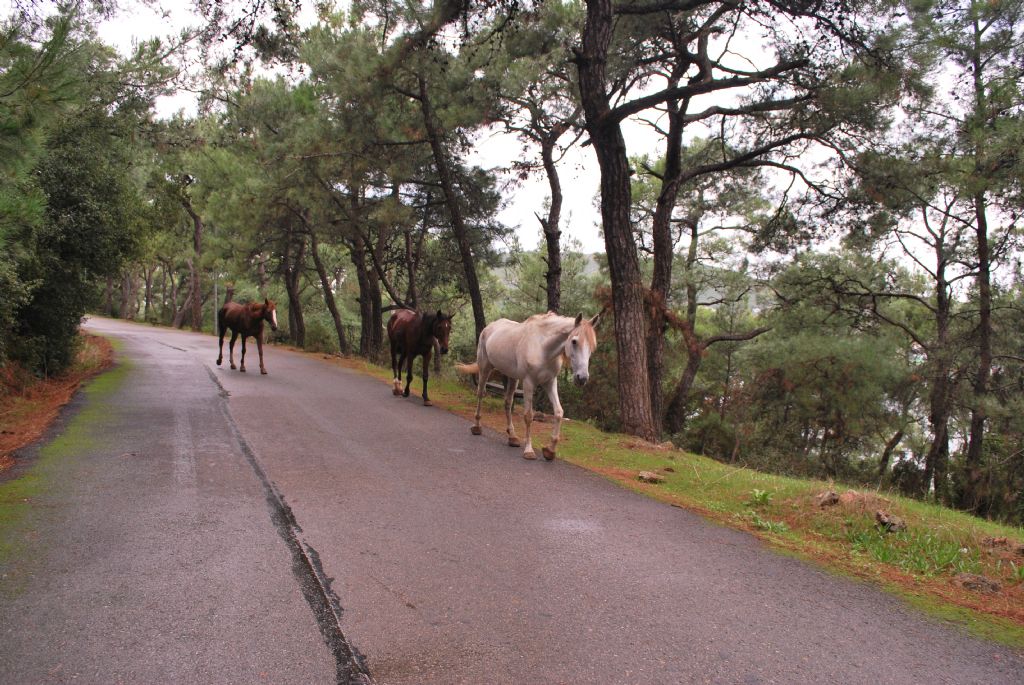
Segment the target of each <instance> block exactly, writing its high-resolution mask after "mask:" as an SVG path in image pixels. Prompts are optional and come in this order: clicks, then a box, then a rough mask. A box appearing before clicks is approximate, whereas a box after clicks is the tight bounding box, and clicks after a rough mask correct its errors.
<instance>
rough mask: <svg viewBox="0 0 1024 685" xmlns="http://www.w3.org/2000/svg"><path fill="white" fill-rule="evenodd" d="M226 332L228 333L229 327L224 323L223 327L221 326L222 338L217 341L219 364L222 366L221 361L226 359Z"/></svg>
mask: <svg viewBox="0 0 1024 685" xmlns="http://www.w3.org/2000/svg"><path fill="white" fill-rule="evenodd" d="M225 333H227V329H226V328H225V327H224V325H223V323H222V324H221V327H220V340H218V341H217V366H220V363H221V362H222V361H224V334H225Z"/></svg>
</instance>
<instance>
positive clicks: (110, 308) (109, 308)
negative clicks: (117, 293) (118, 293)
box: [103, 276, 114, 316]
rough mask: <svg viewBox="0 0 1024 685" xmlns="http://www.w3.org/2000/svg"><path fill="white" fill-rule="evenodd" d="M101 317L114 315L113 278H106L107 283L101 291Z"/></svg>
mask: <svg viewBox="0 0 1024 685" xmlns="http://www.w3.org/2000/svg"><path fill="white" fill-rule="evenodd" d="M103 315H104V316H113V315H114V277H113V276H107V282H106V284H105V287H104V290H103Z"/></svg>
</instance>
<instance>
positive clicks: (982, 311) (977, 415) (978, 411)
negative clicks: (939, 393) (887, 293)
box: [960, 193, 992, 514]
mask: <svg viewBox="0 0 1024 685" xmlns="http://www.w3.org/2000/svg"><path fill="white" fill-rule="evenodd" d="M974 211H975V218H976V221H977V225H976V230H977V248H978V371H977V374H976V376H975V379H974V388H973V390H974V397H973V399H972V405H971V428H970V438H969V440H968V443H967V454H966V456H965V460H964V461H965V464H964V465H965V467H966V469H967V474H966V476H967V477H966V481H965V482H964V484H963V489H962V491H961V495H960V507H961V508H963V509H967V510H968V511H972V512H974V513H976V514H984V513H985V509H986V508H987V507H986V505H985V502H984V493H983V492H982V454H983V441H984V439H985V421H986V419H987V418H988V415H987V411H986V408H985V403H986V400H987V395H988V383H989V379H990V378H991V376H992V283H991V268H992V267H991V263H990V262H991V257H990V254H989V245H988V217H987V215H986V201H985V196H984V194H983V193H978V194H977V195H976V196H975V198H974Z"/></svg>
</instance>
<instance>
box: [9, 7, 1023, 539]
mask: <svg viewBox="0 0 1024 685" xmlns="http://www.w3.org/2000/svg"><path fill="white" fill-rule="evenodd" d="M272 5H273V7H271V4H268V3H263V2H254V3H246V2H237V3H215V4H214V5H213V6H210V5H209V3H199V4H198V5H197V11H205V12H207V14H206V15H204V22H202V26H200V27H199V28H197V29H194V30H191V29H186V30H185V31H184V32H183V33H182V34H181V35H180V36H177V37H169V38H167V39H164V40H154V41H151V42H149V43H144V44H142V45H140V46H139V47H138V48H137V49H136V50H135V52H134V53H133V54H132V55H131V56H128V57H124V56H118V55H117V54H116V53H115V52H114V51H113V49H112V48H110V47H108V46H104V45H103V44H102V43H101V42H100V41H98V40H97V39H96V37H95V34H94V32H93V30H92V27H93V26H94V25H95V24H96V22H98V21H100V20H101V19H102V18H103V17H102V16H100V15H96V14H89V12H99V11H108V10H109V8H106V9H104V8H105V7H106V4H105V3H94V4H88V5H86V6H85V7H86V9H83V7H81V6H76V5H70V6H67V7H65V8H64V10H62V13H60V14H57V15H55V16H52V17H48V18H45V17H44V18H40V17H38V16H35V15H31V14H25V13H22V14H14V15H12V16H11V17H9V18H8V19H7V21H6V22H5V23H4V26H3V45H2V52H0V147H2V148H3V151H4V153H3V155H2V157H0V172H2V173H3V177H4V183H3V186H2V188H0V241H2V244H3V250H0V292H2V293H3V297H2V298H0V326H3V328H4V330H5V331H8V332H9V335H6V336H5V337H3V338H2V339H0V358H2V359H3V360H5V361H6V360H13V361H18V362H20V363H23V364H25V365H27V366H29V367H31V368H33V369H35V370H36V371H37V372H39V373H51V372H54V371H57V370H59V369H60V368H61V367H62V366H63V365H64V364H66V362H67V360H68V355H69V354H70V351H71V350H72V347H73V344H74V333H75V330H76V328H77V324H78V321H79V319H80V317H81V316H82V314H83V313H84V312H85V311H86V309H87V308H90V307H91V308H94V309H95V310H96V311H99V312H101V313H103V314H107V315H113V316H119V317H124V318H135V319H140V320H146V321H150V322H154V323H161V324H165V325H174V326H178V327H181V326H185V325H191V326H192V327H193V328H194V329H196V330H200V329H205V330H211V329H212V327H213V326H214V321H213V312H214V310H215V308H216V306H217V305H218V304H219V303H220V302H222V301H223V300H224V299H225V297H233V298H235V299H238V300H246V299H252V298H257V297H259V298H263V297H270V298H272V299H275V300H276V301H277V302H278V308H279V311H280V319H281V324H282V325H281V330H280V331H279V332H278V333H277V336H278V337H279V338H280V339H285V340H288V341H289V342H291V343H293V344H296V345H299V346H304V347H306V348H308V349H316V350H323V351H339V352H343V353H346V354H360V355H364V356H367V357H370V358H379V357H380V356H381V354H382V351H383V348H384V345H385V342H384V336H383V329H384V324H385V322H386V320H387V317H388V314H389V311H390V310H391V309H394V308H396V307H416V308H420V309H431V310H433V309H437V308H441V309H444V310H445V311H446V312H454V313H455V314H456V317H455V324H456V328H455V331H454V334H453V337H452V341H451V348H452V351H453V355H454V356H456V357H459V358H462V359H468V358H470V357H472V355H473V353H474V349H475V340H476V336H477V335H478V334H479V331H480V329H481V328H482V327H483V325H485V324H486V322H487V321H492V320H494V319H495V318H498V317H503V316H504V317H509V318H513V319H522V318H524V317H526V316H529V315H530V314H532V313H537V312H542V311H545V310H547V309H549V308H558V309H560V310H561V311H563V312H564V313H573V314H574V313H576V312H579V311H584V312H586V313H588V314H593V313H595V312H596V311H597V310H599V309H601V308H607V309H608V311H609V317H608V321H609V323H608V324H606V325H605V327H604V328H603V330H602V331H601V346H600V349H599V350H598V353H597V354H596V355H595V356H594V358H593V361H592V374H591V378H592V382H591V383H590V384H589V385H588V386H587V387H586V388H585V389H582V390H581V389H579V388H576V387H575V386H571V385H565V386H563V393H564V395H565V397H564V398H563V399H564V404H565V407H566V409H567V413H568V414H569V415H570V416H573V417H574V418H578V419H587V420H591V421H594V422H595V423H597V424H599V425H601V426H602V427H605V428H608V429H614V430H625V431H628V432H632V433H634V434H637V435H640V436H642V437H645V438H648V439H671V440H672V441H674V442H676V443H677V444H679V445H682V446H685V447H686V448H688V449H690V450H693V451H696V452H701V453H704V454H708V455H711V456H713V457H715V458H717V459H721V460H723V461H728V462H731V463H736V464H744V465H748V466H754V467H757V468H761V469H765V470H771V471H776V472H782V473H792V474H799V475H808V476H817V477H825V478H833V479H837V480H842V481H846V482H856V483H862V484H875V485H878V486H880V487H893V488H897V489H899V490H901V491H903V492H905V493H909V494H912V495H915V496H918V497H931V498H935V499H937V500H938V501H940V502H942V503H945V504H948V505H951V506H958V507H961V508H964V509H968V510H971V511H974V512H976V513H979V514H983V515H988V516H991V517H998V518H1002V519H1005V520H1011V521H1015V522H1018V523H1021V522H1024V419H1022V417H1024V411H1022V409H1024V406H1022V403H1024V353H1022V352H1021V350H1022V348H1024V337H1022V333H1021V331H1022V330H1024V310H1022V305H1021V301H1022V300H1021V295H1022V294H1024V277H1022V274H1021V268H1020V264H1021V261H1020V260H1021V255H1020V215H1021V213H1022V211H1024V188H1022V187H1021V178H1022V171H1024V167H1022V160H1021V157H1020V154H1019V150H1020V149H1021V147H1022V143H1024V140H1022V139H1024V125H1022V120H1021V115H1022V104H1024V102H1022V94H1021V92H1020V83H1021V82H1022V79H1021V76H1022V74H1021V73H1020V71H1021V64H1022V63H1024V61H1022V59H1021V54H1020V50H1021V47H1020V46H1021V45H1024V40H1022V38H1024V36H1022V34H1024V16H1022V12H1024V3H1022V2H1021V1H1020V0H993V1H991V2H989V1H986V2H980V0H943V1H937V2H927V1H926V2H913V3H900V2H871V3H869V2H855V1H853V0H843V1H838V2H829V3H774V2H755V1H753V0H749V1H748V0H740V1H739V2H736V1H733V0H729V1H728V2H721V1H716V0H706V1H705V0H698V1H697V2H686V3H672V2H669V3H645V2H641V1H640V0H634V1H630V0H627V1H626V2H623V3H617V4H612V3H606V2H599V1H598V0H591V1H588V2H582V3H581V2H568V1H567V2H564V3H562V2H545V3H520V2H510V3H504V2H502V3H474V2H469V1H468V0H466V1H462V2H448V3H441V4H438V5H436V6H432V5H429V4H423V3H420V2H412V3H391V2H388V1H387V0H374V1H372V2H369V1H367V2H355V3H353V4H352V6H351V8H350V9H349V10H347V11H341V10H337V9H334V8H331V7H329V6H325V5H318V6H317V14H316V17H315V19H314V18H310V19H308V20H307V21H305V23H302V24H301V25H300V23H299V18H300V16H303V15H302V9H303V8H304V3H299V2H288V3H272ZM211 7H215V8H216V12H214V13H213V14H210V12H211ZM89 8H91V9H89ZM97 8H99V9H97ZM86 10H88V11H86ZM192 42H195V43H196V44H197V45H198V46H199V49H198V51H197V52H189V49H188V47H187V46H189V45H190V44H192ZM197 55H198V58H200V59H201V60H202V64H203V65H204V66H205V67H206V68H205V70H204V71H202V73H200V74H199V75H196V74H195V73H194V72H188V71H187V69H186V67H187V66H188V65H189V61H188V60H189V59H192V58H196V57H197ZM190 73H191V76H188V75H189V74H190ZM186 77H188V78H192V79H193V81H192V82H190V84H189V85H190V86H191V88H192V89H193V90H196V91H199V92H200V93H201V96H200V98H199V103H198V113H197V114H194V115H191V114H184V113H179V114H177V115H175V116H172V117H167V116H162V117H160V116H157V114H156V112H157V110H156V107H155V103H156V98H157V96H158V95H160V94H162V93H164V92H167V91H169V90H170V89H171V88H172V87H173V85H174V84H175V83H177V82H178V81H180V80H181V79H185V78H186ZM627 124H629V125H630V126H632V127H633V128H632V129H629V130H631V131H633V133H631V134H630V135H629V136H627V135H625V134H624V133H623V131H625V130H627V129H626V128H624V127H625V126H626V125H627ZM637 127H647V128H648V129H649V133H648V134H647V135H646V137H644V136H638V135H636V133H635V130H636V128H637ZM499 135H503V136H506V137H507V138H508V139H514V140H518V141H519V142H520V143H521V146H522V157H521V159H519V160H516V161H514V162H513V163H511V164H509V165H508V168H507V169H495V168H483V167H482V166H480V165H479V163H478V161H475V160H478V159H479V158H478V156H476V155H475V154H474V150H475V149H476V148H477V146H478V144H479V143H481V141H483V140H484V139H485V138H491V137H494V136H499ZM641 141H646V142H641ZM572 150H575V151H580V150H582V153H581V154H583V155H584V156H587V155H590V157H588V158H587V159H588V160H589V163H591V164H594V165H595V168H597V167H599V168H600V173H601V180H600V184H599V187H595V188H593V191H594V195H595V203H600V206H601V213H602V221H603V226H602V228H603V237H604V241H605V250H604V251H602V252H600V253H598V254H587V253H585V252H584V251H583V250H582V248H581V246H580V245H579V243H576V242H572V241H569V240H567V239H566V238H565V236H564V235H563V231H564V221H565V220H564V217H562V182H561V178H560V175H559V174H560V169H562V168H563V167H562V164H561V160H562V157H563V156H564V155H565V154H567V152H569V151H572ZM530 175H538V176H540V177H542V178H543V179H544V180H545V182H546V184H547V187H548V195H547V197H545V198H539V199H538V201H537V204H536V207H535V208H534V211H533V212H531V213H530V215H529V216H524V217H521V226H530V225H531V224H532V226H533V227H535V228H534V229H533V230H534V232H533V235H535V236H536V237H537V239H538V243H537V245H536V247H534V246H525V247H524V246H522V245H520V244H519V242H518V239H517V238H515V237H514V235H515V232H514V230H513V229H515V228H521V226H520V227H510V226H505V225H502V223H501V222H500V221H498V219H497V218H496V217H497V216H498V215H499V213H500V211H501V209H502V207H503V206H504V204H505V202H506V201H507V200H508V198H509V196H510V194H511V193H512V192H514V191H515V188H516V184H517V183H519V182H521V181H522V180H524V179H526V178H528V177H529V176H530ZM533 222H536V223H533ZM526 234H530V231H529V230H528V231H527V232H526ZM519 235H524V233H523V232H522V231H520V233H519Z"/></svg>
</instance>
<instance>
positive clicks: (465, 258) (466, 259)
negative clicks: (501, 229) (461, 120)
mask: <svg viewBox="0 0 1024 685" xmlns="http://www.w3.org/2000/svg"><path fill="white" fill-rule="evenodd" d="M418 80H419V96H420V109H421V111H422V113H423V125H424V127H425V128H426V131H427V138H428V139H429V140H430V149H431V152H432V153H433V156H434V165H435V166H436V167H437V176H438V179H439V180H440V182H441V190H442V192H443V193H444V199H445V204H446V205H447V207H448V216H449V217H450V218H451V221H452V232H453V233H454V234H455V242H456V244H457V245H458V248H459V256H460V257H461V259H462V269H463V273H464V274H465V278H466V290H467V291H468V292H469V300H470V302H471V303H472V305H473V324H474V326H475V327H476V337H477V338H479V337H480V333H482V332H483V330H484V327H485V326H486V325H487V318H486V316H485V315H484V301H483V296H482V295H481V294H480V281H479V279H478V278H477V275H476V258H475V257H474V256H473V250H472V247H471V245H470V242H469V229H468V227H467V226H466V222H465V219H464V217H463V215H462V207H461V204H460V198H459V196H458V194H457V193H456V190H455V179H454V177H453V174H452V164H451V161H450V160H449V159H448V154H447V151H446V150H445V148H444V142H443V141H442V139H441V138H442V132H441V130H440V125H439V123H438V122H437V120H436V119H435V117H434V113H433V109H432V108H431V106H430V97H429V95H428V93H427V82H426V80H425V79H424V78H423V77H422V76H420V77H419V78H418Z"/></svg>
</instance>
